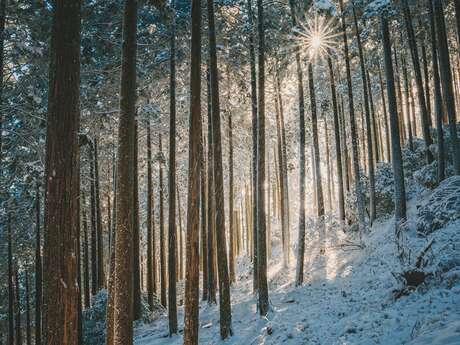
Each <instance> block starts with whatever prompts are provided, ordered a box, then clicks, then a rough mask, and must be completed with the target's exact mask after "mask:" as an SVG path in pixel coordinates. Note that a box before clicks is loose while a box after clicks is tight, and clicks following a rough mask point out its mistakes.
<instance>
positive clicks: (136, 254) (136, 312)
mask: <svg viewBox="0 0 460 345" xmlns="http://www.w3.org/2000/svg"><path fill="white" fill-rule="evenodd" d="M138 137H139V136H138V123H137V119H136V120H135V122H134V156H133V167H134V174H133V186H132V188H133V212H134V214H133V261H132V262H133V318H134V320H139V319H140V318H141V313H142V310H141V307H142V306H141V272H140V269H141V260H140V258H141V254H140V234H139V162H138V156H139V154H138V146H139V142H138V141H139V140H138Z"/></svg>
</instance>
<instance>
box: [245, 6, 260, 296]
mask: <svg viewBox="0 0 460 345" xmlns="http://www.w3.org/2000/svg"><path fill="white" fill-rule="evenodd" d="M247 8H248V24H249V57H250V66H251V114H252V124H251V126H252V179H251V182H252V188H251V195H252V216H253V217H256V214H257V193H256V190H255V188H256V187H255V186H256V184H257V74H256V53H255V40H254V18H253V16H254V14H253V12H252V0H247ZM251 224H252V237H253V239H254V240H253V241H252V245H253V249H252V253H253V257H252V265H253V268H254V269H253V280H252V281H253V289H254V292H256V291H257V288H258V285H257V284H258V273H257V222H256V221H255V218H253V219H252V222H251Z"/></svg>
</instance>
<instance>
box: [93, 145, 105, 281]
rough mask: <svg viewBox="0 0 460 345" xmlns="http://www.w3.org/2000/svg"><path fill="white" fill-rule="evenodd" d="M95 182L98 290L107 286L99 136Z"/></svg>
mask: <svg viewBox="0 0 460 345" xmlns="http://www.w3.org/2000/svg"><path fill="white" fill-rule="evenodd" d="M94 178H95V180H94V184H95V199H96V225H97V287H98V290H100V289H103V288H104V287H105V277H104V237H103V234H102V212H101V198H100V187H99V155H98V144H97V138H95V139H94Z"/></svg>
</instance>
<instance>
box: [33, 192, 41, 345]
mask: <svg viewBox="0 0 460 345" xmlns="http://www.w3.org/2000/svg"><path fill="white" fill-rule="evenodd" d="M35 226H36V228H37V230H36V241H35V345H41V343H42V298H43V292H42V250H41V236H40V187H39V184H38V183H37V187H36V191H35Z"/></svg>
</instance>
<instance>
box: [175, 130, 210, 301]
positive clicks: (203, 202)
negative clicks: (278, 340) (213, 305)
mask: <svg viewBox="0 0 460 345" xmlns="http://www.w3.org/2000/svg"><path fill="white" fill-rule="evenodd" d="M200 135H201V138H200V157H201V160H200V194H201V195H200V210H201V213H200V217H201V245H202V248H203V253H202V260H203V290H202V291H203V296H202V300H203V301H207V300H208V286H209V281H208V278H209V277H208V236H207V227H208V223H207V218H206V217H207V207H208V197H209V195H207V194H206V180H207V178H206V177H207V174H206V167H205V156H204V152H205V150H204V133H203V126H201V128H200ZM180 209H181V207H180V205H179V220H180ZM181 246H182V235H181ZM182 262H183V261H182V258H181V266H182ZM181 270H182V269H181Z"/></svg>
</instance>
